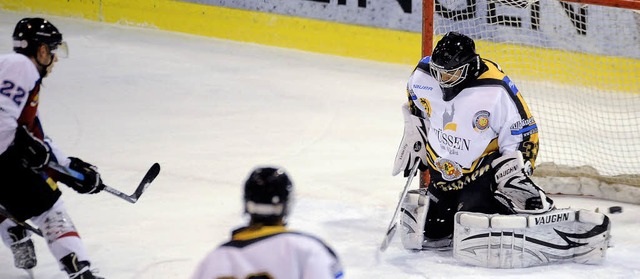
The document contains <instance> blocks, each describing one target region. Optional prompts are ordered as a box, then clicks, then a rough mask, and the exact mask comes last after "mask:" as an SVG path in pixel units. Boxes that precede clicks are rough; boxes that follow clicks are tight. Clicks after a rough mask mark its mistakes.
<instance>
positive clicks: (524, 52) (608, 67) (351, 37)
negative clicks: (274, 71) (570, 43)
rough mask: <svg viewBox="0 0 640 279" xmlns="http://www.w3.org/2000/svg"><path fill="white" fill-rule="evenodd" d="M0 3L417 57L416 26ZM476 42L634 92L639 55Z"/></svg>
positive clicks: (167, 4) (581, 82)
mask: <svg viewBox="0 0 640 279" xmlns="http://www.w3.org/2000/svg"><path fill="white" fill-rule="evenodd" d="M0 8H2V9H6V10H13V11H20V12H33V13H43V14H52V15H59V16H68V17H76V18H84V19H89V20H95V21H102V22H107V23H118V24H125V25H134V26H144V27H151V28H158V29H161V30H167V31H176V32H183V33H188V34H194V35H202V36H208V37H216V38H221V39H229V40H235V41H241V42H252V43H258V44H263V45H270V46H277V47H285V48H294V49H300V50H305V51H312V52H319V53H326V54H332V55H339V56H348V57H354V58H361V59H368V60H376V61H381V62H391V63H400V64H407V65H412V66H413V65H415V64H417V62H418V61H419V60H420V56H421V54H420V53H421V35H420V34H419V33H413V32H405V31H397V30H389V29H382V28H373V27H367V26H358V25H348V24H342V23H335V22H328V21H321V20H315V19H307V18H301V17H293V16H286V15H279V14H270V13H263V12H256V11H248V10H241V9H232V8H225V7H218V6H210V5H203V4H195V3H186V2H181V1H169V0H135V1H131V0H91V1H81V0H18V1H16V0H0ZM63 32H64V30H63ZM439 38H440V37H438V38H436V40H435V41H437V39H439ZM477 49H478V52H479V53H480V55H481V56H482V57H484V58H487V59H490V60H493V61H495V62H497V63H498V64H500V65H501V66H503V67H504V68H505V71H506V72H507V74H508V75H509V76H510V77H512V78H514V79H515V80H516V81H517V80H519V79H529V80H538V81H541V80H548V81H550V82H555V83H562V84H568V85H575V86H580V87H594V88H597V89H600V90H613V91H621V92H631V93H636V94H640V82H639V80H640V60H639V59H631V58H620V57H607V56H600V55H590V54H581V53H575V52H567V51H558V50H549V49H540V48H533V47H527V46H522V45H515V44H497V43H491V42H485V41H478V42H477ZM526 57H528V58H526Z"/></svg>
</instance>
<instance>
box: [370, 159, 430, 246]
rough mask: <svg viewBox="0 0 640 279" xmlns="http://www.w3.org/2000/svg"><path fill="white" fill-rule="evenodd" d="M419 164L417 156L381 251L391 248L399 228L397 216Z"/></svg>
mask: <svg viewBox="0 0 640 279" xmlns="http://www.w3.org/2000/svg"><path fill="white" fill-rule="evenodd" d="M418 166H420V158H416V160H415V161H414V163H413V167H412V168H411V172H409V176H408V177H407V184H405V185H404V189H403V190H402V195H400V200H399V201H398V205H396V211H395V212H394V213H393V217H391V222H390V223H389V227H388V228H387V233H386V234H385V235H384V239H383V240H382V244H380V251H381V252H384V251H386V250H387V248H389V244H390V243H391V240H393V236H394V235H395V233H396V230H397V229H398V220H397V219H396V218H397V217H398V213H400V205H402V201H403V200H404V197H405V196H406V195H407V192H408V191H409V186H410V185H411V181H413V177H414V176H416V172H417V171H418Z"/></svg>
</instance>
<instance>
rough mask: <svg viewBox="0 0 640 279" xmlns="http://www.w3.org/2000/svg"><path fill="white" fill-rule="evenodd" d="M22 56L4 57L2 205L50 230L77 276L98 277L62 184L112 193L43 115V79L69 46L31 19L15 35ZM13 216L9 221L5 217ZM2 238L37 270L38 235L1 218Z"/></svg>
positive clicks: (57, 251)
mask: <svg viewBox="0 0 640 279" xmlns="http://www.w3.org/2000/svg"><path fill="white" fill-rule="evenodd" d="M13 49H14V51H15V53H12V54H6V55H1V56H0V170H1V173H0V179H2V186H1V187H0V206H2V207H3V208H4V209H6V210H7V211H8V212H9V213H10V214H11V215H12V217H14V218H15V219H17V220H18V221H20V222H23V221H25V220H28V219H30V220H31V221H32V222H33V223H34V224H36V225H37V226H38V227H39V228H40V229H41V230H42V232H43V235H44V238H45V239H46V241H47V245H48V246H49V250H50V251H51V253H52V254H53V256H54V257H55V258H56V259H57V260H58V261H59V266H60V269H61V270H64V271H66V272H67V273H68V274H69V278H76V279H91V278H98V277H96V276H94V275H93V274H92V272H91V270H90V263H89V258H88V255H87V252H86V251H85V247H84V245H83V243H82V240H81V239H80V236H79V234H78V231H77V230H76V228H75V226H74V224H73V222H72V221H71V219H70V217H69V215H68V214H67V210H66V209H65V205H64V203H63V202H62V200H61V199H60V195H61V192H60V190H59V189H58V184H57V183H56V181H60V182H63V183H64V184H66V185H68V186H69V187H71V188H73V189H74V190H76V191H77V192H79V193H83V194H84V193H88V194H94V193H98V192H100V190H102V188H104V186H103V184H102V181H101V179H100V174H99V173H98V172H97V171H96V168H95V167H94V166H92V165H91V164H88V163H85V162H84V161H82V160H80V159H78V158H73V157H67V156H66V155H64V154H63V153H62V152H61V151H60V150H59V149H58V148H56V146H55V145H54V144H53V142H52V141H51V139H49V138H48V137H46V134H45V132H44V130H43V128H42V125H41V122H40V119H39V116H38V102H39V93H40V89H41V83H42V79H43V78H45V77H46V76H47V75H48V74H49V73H50V72H51V70H52V69H53V66H54V64H55V63H56V62H57V61H58V58H59V57H66V56H67V54H68V52H67V45H66V43H65V42H64V41H63V40H62V34H61V33H60V32H59V31H58V29H57V28H56V27H55V26H54V25H53V24H51V22H49V21H47V20H45V19H42V18H24V19H22V20H20V21H19V22H18V23H17V24H16V27H15V30H14V32H13ZM51 161H52V162H56V163H58V164H60V165H63V166H66V167H69V168H71V169H73V170H75V171H77V172H79V173H81V174H83V175H84V177H85V179H84V180H82V181H79V180H75V179H71V178H69V177H66V176H62V175H60V174H57V173H55V172H53V171H51V170H50V169H48V168H47V164H48V163H49V162H51ZM5 217H6V216H5ZM0 236H2V240H3V242H4V243H5V244H6V245H7V246H8V247H10V248H11V251H12V252H13V255H14V263H15V266H16V267H18V268H21V269H26V270H30V269H31V268H33V267H34V266H35V265H36V255H35V250H34V247H33V242H32V240H31V238H30V236H31V234H30V232H29V233H28V232H27V231H25V229H24V228H23V227H21V226H17V225H16V223H14V222H12V221H11V220H10V219H4V218H3V217H2V216H0Z"/></svg>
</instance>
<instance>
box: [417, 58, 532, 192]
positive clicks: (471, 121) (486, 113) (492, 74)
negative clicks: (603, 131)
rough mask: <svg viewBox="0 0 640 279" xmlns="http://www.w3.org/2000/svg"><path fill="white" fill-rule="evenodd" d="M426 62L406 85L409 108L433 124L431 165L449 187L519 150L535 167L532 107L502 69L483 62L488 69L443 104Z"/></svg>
mask: <svg viewBox="0 0 640 279" xmlns="http://www.w3.org/2000/svg"><path fill="white" fill-rule="evenodd" d="M429 60H430V57H429V56H427V57H425V58H424V59H422V61H420V63H419V64H418V66H417V67H416V69H415V71H414V72H413V74H412V75H411V77H410V78H409V81H408V83H407V93H408V97H409V100H410V102H409V105H410V106H411V107H412V109H418V110H420V111H421V113H422V114H423V116H424V117H425V118H426V119H427V120H428V121H429V123H430V125H429V131H428V134H427V143H426V151H427V152H426V153H427V160H426V163H427V165H428V166H429V167H430V168H431V169H432V170H434V171H435V172H439V173H441V175H442V179H443V180H446V181H456V180H459V179H460V178H462V177H463V176H465V175H470V174H471V173H472V172H474V171H475V170H476V169H478V168H480V166H487V164H488V162H483V161H482V159H483V158H484V157H486V156H488V155H490V154H492V153H494V152H499V153H500V154H504V153H508V152H513V151H516V150H519V151H520V152H522V155H523V157H524V160H525V162H527V161H529V162H530V163H531V165H532V166H534V163H535V162H534V160H535V158H536V155H537V150H538V134H537V132H538V128H537V125H536V122H535V120H534V118H533V116H532V115H531V113H530V111H529V108H528V107H527V104H526V103H525V101H524V100H523V99H522V96H521V94H520V92H519V91H518V89H517V88H516V86H515V85H514V83H513V82H511V80H509V78H508V77H507V76H506V75H505V74H504V73H503V72H502V71H501V70H500V68H499V66H498V65H497V64H495V63H493V62H491V61H489V60H486V59H483V62H484V63H485V64H486V65H487V67H488V69H487V70H486V71H485V72H483V73H482V74H481V75H480V76H479V77H478V78H477V79H476V80H474V81H472V82H471V83H470V84H468V85H467V86H466V87H465V89H463V90H462V91H461V92H460V93H459V94H458V95H457V96H456V97H455V98H453V99H452V100H450V101H444V100H443V98H442V95H443V94H442V90H441V88H440V86H439V83H438V81H437V80H435V79H434V78H433V77H431V75H430V73H429V68H428V67H429V64H428V63H429Z"/></svg>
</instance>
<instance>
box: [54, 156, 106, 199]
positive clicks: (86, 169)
mask: <svg viewBox="0 0 640 279" xmlns="http://www.w3.org/2000/svg"><path fill="white" fill-rule="evenodd" d="M69 160H71V163H69V168H70V169H72V170H74V171H77V172H79V173H81V174H82V175H83V176H84V179H83V180H78V179H76V178H74V177H71V176H61V177H60V178H59V180H60V182H62V183H64V184H66V185H67V186H69V187H71V188H72V189H73V190H75V191H76V192H78V193H80V194H95V193H98V192H100V191H102V189H104V184H102V179H100V174H99V173H98V169H97V168H96V167H95V166H94V165H91V164H89V163H86V162H84V161H82V160H80V159H78V158H75V157H69Z"/></svg>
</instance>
